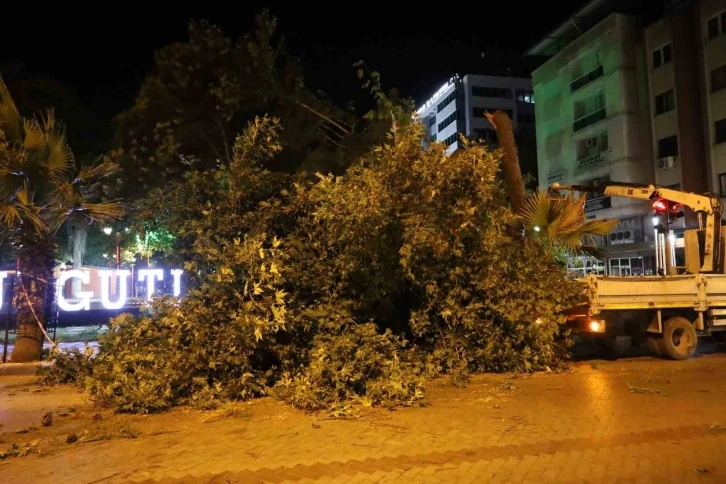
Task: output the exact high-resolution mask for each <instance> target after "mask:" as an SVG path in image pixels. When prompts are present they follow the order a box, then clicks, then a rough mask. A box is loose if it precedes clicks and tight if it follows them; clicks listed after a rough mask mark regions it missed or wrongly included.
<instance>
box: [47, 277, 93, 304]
mask: <svg viewBox="0 0 726 484" xmlns="http://www.w3.org/2000/svg"><path fill="white" fill-rule="evenodd" d="M71 277H77V278H79V279H80V280H81V282H83V284H89V283H90V282H91V273H90V272H88V271H79V270H76V269H73V270H70V271H66V272H64V273H62V274H61V276H60V277H59V278H58V282H57V283H56V288H57V291H58V306H60V308H61V309H62V310H63V311H80V310H81V309H85V310H86V311H88V310H89V309H91V296H93V292H91V291H79V292H78V294H76V296H78V297H79V298H80V299H81V300H80V301H79V302H77V303H76V304H71V303H69V302H68V301H66V298H64V297H63V287H64V286H65V285H66V281H67V280H68V279H70V278H71Z"/></svg>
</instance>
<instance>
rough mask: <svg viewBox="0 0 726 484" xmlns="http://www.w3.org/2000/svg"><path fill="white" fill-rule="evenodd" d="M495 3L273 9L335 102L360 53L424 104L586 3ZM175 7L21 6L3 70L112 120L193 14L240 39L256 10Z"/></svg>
mask: <svg viewBox="0 0 726 484" xmlns="http://www.w3.org/2000/svg"><path fill="white" fill-rule="evenodd" d="M208 3H214V2H208ZM500 3H501V4H502V5H500V6H494V5H493V2H492V3H488V2H487V3H481V2H477V3H476V5H477V6H476V7H474V6H469V5H467V4H465V3H461V2H456V3H451V4H448V5H449V6H447V7H446V8H444V9H441V10H438V9H428V8H424V7H423V4H421V3H418V4H417V5H418V7H417V8H416V9H415V11H414V9H410V8H409V9H406V10H400V11H397V10H395V9H391V8H387V7H379V6H370V5H368V4H367V3H360V4H358V3H349V2H345V3H343V4H340V5H344V6H345V7H347V8H344V7H342V6H341V7H328V8H320V7H318V8H317V11H311V9H310V7H309V5H310V4H307V5H308V8H305V7H304V5H305V4H303V3H300V4H298V5H299V6H296V7H281V6H278V7H275V6H271V7H270V10H271V11H272V13H273V14H274V15H275V16H276V17H277V18H278V21H279V24H280V30H281V32H282V34H283V35H285V37H286V39H287V41H288V47H289V49H290V50H291V51H292V52H293V53H294V54H296V55H298V56H299V57H300V58H301V59H302V61H303V64H304V66H305V68H306V70H307V84H308V85H309V86H310V87H312V88H314V89H321V90H323V91H325V92H327V93H328V94H329V95H330V96H331V97H332V98H333V99H334V100H336V101H338V102H340V103H343V102H345V101H346V100H348V99H351V98H353V97H354V96H355V95H357V93H358V92H359V91H360V83H359V81H358V79H356V77H355V71H354V69H353V67H352V64H353V62H355V61H356V60H359V59H364V60H366V62H367V63H368V65H369V66H370V67H371V68H373V69H376V70H378V71H379V72H381V75H382V82H383V84H384V87H387V88H388V87H397V88H399V89H400V90H401V92H402V94H403V95H405V96H410V97H413V98H414V99H415V100H416V103H417V104H420V103H421V102H423V101H425V100H426V98H428V97H429V96H430V95H431V94H433V93H434V92H435V91H436V89H437V88H438V87H440V85H441V84H442V83H443V82H445V81H446V80H448V78H449V77H450V76H451V75H452V74H454V73H459V74H461V75H464V74H467V73H481V72H483V71H485V69H487V68H488V69H489V72H486V73H490V74H496V72H492V70H496V69H499V67H496V68H495V67H492V66H493V65H495V64H494V63H493V62H492V61H490V63H491V65H490V66H487V65H486V64H485V63H484V61H482V58H481V53H482V52H486V53H487V56H486V58H488V59H493V58H495V57H496V54H497V53H498V54H499V57H505V58H511V59H512V61H513V62H517V57H520V56H521V55H522V54H523V52H524V51H525V50H526V49H527V48H528V47H529V46H531V45H532V44H533V43H534V42H535V41H537V40H539V39H540V38H541V37H543V36H545V35H546V34H547V33H549V32H550V31H551V30H553V29H554V28H555V27H557V26H558V24H559V23H560V22H562V21H563V20H565V19H566V18H567V17H568V15H569V14H571V13H572V12H573V11H574V10H576V9H577V8H578V7H579V6H580V5H582V3H583V2H582V1H573V0H560V1H558V2H550V3H548V4H546V5H547V7H546V9H545V8H544V7H543V5H545V4H542V3H540V4H530V5H533V6H532V7H529V6H527V4H525V3H524V2H514V1H511V2H500ZM28 5H30V4H28ZM108 5H115V4H108ZM178 5H180V4H175V6H174V8H173V9H169V8H168V7H166V8H161V7H159V10H160V13H158V14H155V13H153V12H151V11H150V8H151V6H150V5H148V4H147V5H146V7H145V8H144V9H143V10H141V11H139V10H136V9H134V8H133V7H125V8H127V10H119V9H118V8H117V7H115V6H113V7H110V6H109V7H99V8H98V9H96V10H93V11H89V10H87V9H83V10H78V11H77V12H76V11H73V10H72V9H66V10H64V11H63V12H58V13H57V14H56V13H55V12H48V13H47V14H44V15H37V13H38V12H34V11H32V10H30V9H29V8H27V7H23V8H18V10H17V11H16V12H12V15H7V16H5V15H4V16H5V17H6V19H10V18H13V19H19V20H18V22H11V23H15V29H13V28H5V27H7V26H8V25H9V23H8V22H4V24H5V25H4V27H3V29H2V33H0V37H1V38H2V43H1V44H0V45H2V46H3V49H2V58H0V63H1V64H2V65H4V66H7V65H9V64H12V63H13V62H14V61H18V60H20V61H22V63H23V66H24V67H23V71H24V73H25V74H24V75H31V74H35V73H40V74H45V75H48V76H51V77H53V78H54V79H56V80H58V81H60V82H61V83H63V84H65V85H67V86H69V87H72V88H73V89H74V90H75V92H76V93H77V94H78V96H79V97H80V98H81V99H82V101H83V102H84V103H86V104H87V105H88V106H89V107H90V108H91V109H92V110H93V111H95V113H96V114H97V115H98V116H100V117H102V118H106V117H110V116H112V115H114V114H116V113H117V112H118V111H120V110H122V109H124V108H126V107H128V106H129V105H130V104H131V102H132V100H133V97H134V94H135V91H136V89H137V88H138V86H139V84H140V82H141V79H142V78H143V75H144V73H145V72H146V71H147V70H148V69H149V68H150V67H151V64H152V53H153V51H154V50H155V49H158V48H159V47H161V46H163V45H165V44H167V43H169V42H173V41H183V40H185V38H186V29H187V22H188V21H189V20H191V19H197V20H200V19H207V20H209V21H211V22H213V23H215V24H217V25H219V26H220V27H221V28H222V29H223V30H224V31H225V32H226V33H227V35H229V36H231V37H233V38H237V37H238V36H239V35H240V34H242V33H244V32H246V31H249V30H250V29H251V28H252V27H253V16H254V14H255V13H256V12H257V11H259V9H260V8H262V7H261V6H260V7H253V6H249V4H245V7H243V6H242V5H243V4H242V3H240V2H234V3H232V4H219V5H215V6H209V7H208V8H195V9H190V8H184V7H181V6H178ZM229 5H234V7H232V6H229ZM438 5H446V4H438ZM536 5H539V6H536ZM38 8H41V7H38ZM107 8H109V9H111V10H107ZM41 9H42V8H41ZM104 12H111V13H104ZM23 21H27V22H30V23H31V24H32V28H31V29H30V30H29V31H28V32H22V30H23V29H22V25H20V24H22V22H23ZM530 24H531V25H530ZM496 65H497V66H499V64H496ZM3 75H4V77H6V78H7V77H8V76H12V74H10V73H7V72H5V73H4V74H3Z"/></svg>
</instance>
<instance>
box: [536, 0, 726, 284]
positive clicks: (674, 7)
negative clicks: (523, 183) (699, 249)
mask: <svg viewBox="0 0 726 484" xmlns="http://www.w3.org/2000/svg"><path fill="white" fill-rule="evenodd" d="M631 5H632V4H631ZM622 6H623V3H621V2H613V1H607V0H597V1H591V2H589V3H587V4H585V5H584V6H583V7H582V9H581V10H580V11H579V12H577V13H576V14H575V15H574V16H573V18H572V19H569V20H567V21H566V22H564V23H563V24H562V25H561V26H560V27H559V28H558V29H557V30H556V31H555V33H554V34H553V35H550V36H548V38H546V39H543V40H542V41H540V42H539V43H538V44H537V45H535V46H534V47H533V48H532V49H530V51H529V52H528V54H530V55H545V56H546V57H547V60H546V61H545V62H544V63H543V64H542V65H541V66H540V67H539V68H538V69H536V70H535V71H534V72H533V75H532V79H533V86H534V92H535V97H536V98H537V100H538V103H537V105H536V120H537V124H536V131H537V154H538V164H539V177H540V184H541V185H545V184H551V183H553V182H556V181H557V182H560V183H562V182H566V183H583V184H597V183H599V182H603V181H619V182H630V183H656V184H658V185H661V186H668V187H673V188H677V189H683V190H688V191H694V192H706V191H709V190H710V191H718V190H719V189H720V186H719V183H720V180H722V179H723V181H724V191H723V193H722V196H726V175H725V176H724V177H723V178H721V177H719V173H721V171H723V172H725V173H726V162H722V165H723V166H720V165H719V163H718V160H723V154H720V149H721V147H720V146H719V142H718V141H717V140H718V139H720V138H719V129H721V130H722V131H723V130H724V129H725V128H726V126H724V127H723V128H721V127H720V126H721V125H720V124H719V123H718V121H719V120H720V119H723V118H726V102H725V99H726V98H724V97H723V96H722V95H721V93H720V92H719V91H720V88H719V86H721V84H719V83H721V82H723V83H724V84H726V77H725V76H726V67H725V68H724V71H719V70H718V69H719V68H720V67H721V66H722V65H724V63H726V40H724V39H726V37H724V36H723V35H722V33H721V32H722V31H721V26H722V23H721V15H722V12H723V11H724V10H726V0H710V1H709V0H704V1H701V2H698V1H695V2H688V1H676V2H674V1H669V2H665V1H664V2H663V4H662V7H663V9H662V10H661V11H659V12H653V11H650V12H640V13H639V14H637V15H633V12H632V11H627V9H623V8H621V7H622ZM653 14H656V15H653ZM653 17H655V18H653ZM724 17H726V16H724ZM714 18H715V19H716V21H715V22H714V20H713V19H714ZM722 77H724V79H723V81H721V79H722ZM723 87H726V85H724V86H723ZM724 92H726V90H725V91H724ZM722 124H726V121H725V122H724V123H722ZM724 134H726V133H724ZM719 170H721V171H719ZM714 187H715V188H716V190H714ZM588 197H589V199H588V200H587V204H586V216H587V218H618V219H619V220H620V223H619V224H618V227H617V228H616V229H615V230H614V231H613V232H612V233H610V234H609V236H608V237H607V238H605V239H604V240H602V241H600V243H601V244H602V245H603V249H604V252H605V260H604V261H594V260H588V259H578V260H573V261H572V269H574V270H577V271H580V272H581V273H583V274H584V273H587V272H590V271H597V272H607V273H609V274H613V275H638V274H653V273H655V271H656V268H655V257H654V254H655V251H654V237H653V235H654V227H653V222H652V215H653V211H652V208H651V206H650V204H649V203H647V202H641V201H638V200H631V199H626V198H618V199H612V200H611V199H610V198H609V197H597V196H593V195H588ZM696 224H697V221H696V219H695V218H694V216H693V214H691V213H689V212H688V211H687V216H686V218H684V219H681V220H679V221H677V222H675V223H673V224H671V227H670V228H671V229H673V230H674V232H675V234H674V235H675V237H676V240H677V242H676V247H677V250H676V254H677V259H680V257H681V255H680V252H681V250H682V249H680V247H682V239H680V237H681V236H682V235H681V234H682V231H683V229H684V228H685V227H686V226H688V227H693V226H696Z"/></svg>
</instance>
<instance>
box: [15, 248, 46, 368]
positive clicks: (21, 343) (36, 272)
mask: <svg viewBox="0 0 726 484" xmlns="http://www.w3.org/2000/svg"><path fill="white" fill-rule="evenodd" d="M24 247H30V249H29V250H28V249H26V250H23V249H21V250H20V253H19V254H18V259H17V264H16V269H17V271H18V272H19V276H18V275H17V274H16V277H15V288H14V290H15V294H14V296H13V303H14V305H15V308H16V309H17V314H18V336H17V339H16V341H15V347H14V348H13V352H12V354H11V355H10V361H12V362H13V363H27V362H30V361H38V360H39V359H40V353H41V350H42V348H43V338H44V336H43V331H42V330H41V325H42V326H43V328H45V302H46V297H47V294H48V284H49V283H52V280H53V279H52V278H53V262H54V257H53V254H54V245H53V243H52V242H50V240H47V241H44V242H40V243H36V244H32V245H31V244H29V245H26V246H24Z"/></svg>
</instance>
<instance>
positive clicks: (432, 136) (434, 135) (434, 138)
mask: <svg viewBox="0 0 726 484" xmlns="http://www.w3.org/2000/svg"><path fill="white" fill-rule="evenodd" d="M431 141H436V133H434V134H432V135H431Z"/></svg>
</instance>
